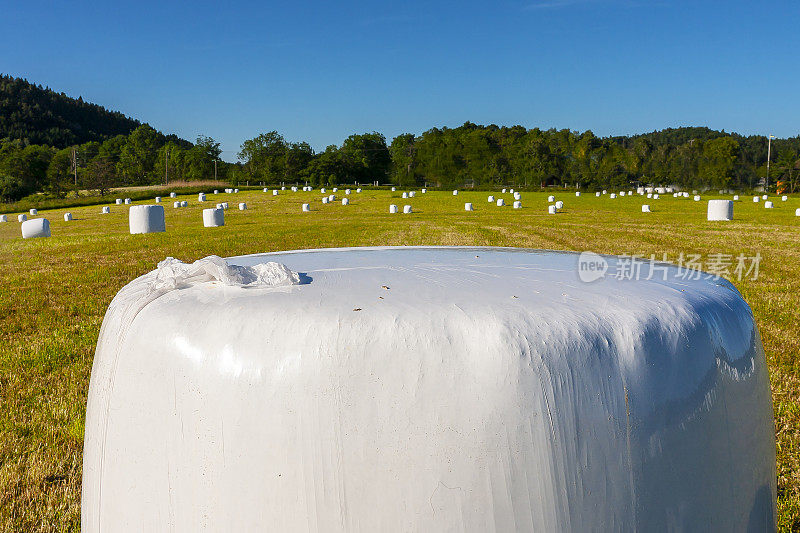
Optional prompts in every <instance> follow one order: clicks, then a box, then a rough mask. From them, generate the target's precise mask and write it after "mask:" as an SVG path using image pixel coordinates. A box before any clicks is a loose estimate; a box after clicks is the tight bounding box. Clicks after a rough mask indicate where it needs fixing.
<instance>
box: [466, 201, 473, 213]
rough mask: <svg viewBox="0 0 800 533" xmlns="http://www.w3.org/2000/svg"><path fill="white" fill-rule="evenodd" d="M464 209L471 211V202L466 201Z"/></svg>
mask: <svg viewBox="0 0 800 533" xmlns="http://www.w3.org/2000/svg"><path fill="white" fill-rule="evenodd" d="M464 211H472V204H471V203H469V202H467V203H465V204H464Z"/></svg>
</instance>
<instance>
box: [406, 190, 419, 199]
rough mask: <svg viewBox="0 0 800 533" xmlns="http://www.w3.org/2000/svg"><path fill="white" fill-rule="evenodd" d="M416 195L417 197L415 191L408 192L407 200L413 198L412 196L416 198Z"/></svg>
mask: <svg viewBox="0 0 800 533" xmlns="http://www.w3.org/2000/svg"><path fill="white" fill-rule="evenodd" d="M416 195H417V193H416V192H415V191H409V192H408V197H409V198H414V196H416Z"/></svg>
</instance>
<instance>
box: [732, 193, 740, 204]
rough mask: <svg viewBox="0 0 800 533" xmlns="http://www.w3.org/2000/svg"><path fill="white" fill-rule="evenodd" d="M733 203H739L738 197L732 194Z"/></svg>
mask: <svg viewBox="0 0 800 533" xmlns="http://www.w3.org/2000/svg"><path fill="white" fill-rule="evenodd" d="M733 201H734V202H738V201H739V195H738V194H734V195H733Z"/></svg>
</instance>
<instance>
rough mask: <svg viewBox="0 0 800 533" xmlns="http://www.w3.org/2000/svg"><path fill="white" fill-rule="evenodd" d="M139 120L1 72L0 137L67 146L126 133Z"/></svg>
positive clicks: (98, 140)
mask: <svg viewBox="0 0 800 533" xmlns="http://www.w3.org/2000/svg"><path fill="white" fill-rule="evenodd" d="M140 124H141V123H140V122H139V121H138V120H134V119H132V118H129V117H127V116H125V115H123V114H122V113H119V112H116V111H109V110H108V109H106V108H104V107H102V106H99V105H96V104H91V103H89V102H84V101H83V99H82V98H81V97H78V98H77V99H76V98H71V97H69V96H67V95H65V94H64V93H57V92H55V91H53V90H52V89H50V88H47V87H42V86H41V85H35V84H33V83H30V82H28V81H27V80H25V79H22V78H15V77H13V76H6V75H0V139H3V138H8V139H19V140H21V141H23V142H25V143H26V144H42V145H48V146H54V147H56V148H65V147H67V146H72V145H75V144H83V143H86V142H90V141H97V142H102V141H104V140H106V139H109V138H111V137H114V136H116V135H127V134H129V133H130V132H131V131H133V130H134V129H136V128H137V127H138V126H139V125H140Z"/></svg>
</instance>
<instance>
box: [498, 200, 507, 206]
mask: <svg viewBox="0 0 800 533" xmlns="http://www.w3.org/2000/svg"><path fill="white" fill-rule="evenodd" d="M496 205H497V207H503V206H504V205H506V202H505V200H503V199H502V198H498V199H497V202H496Z"/></svg>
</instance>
